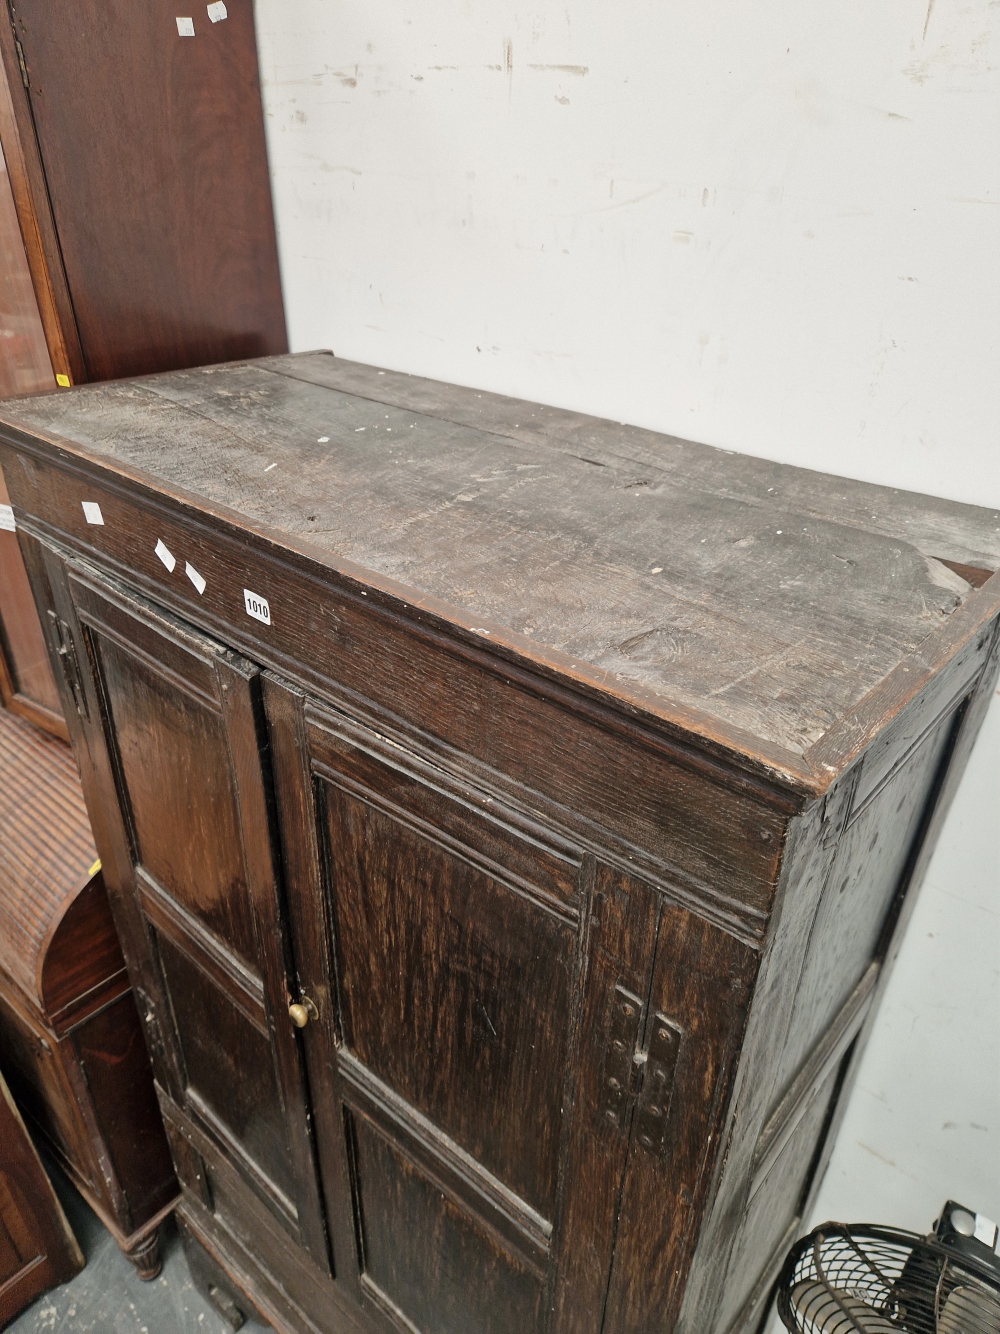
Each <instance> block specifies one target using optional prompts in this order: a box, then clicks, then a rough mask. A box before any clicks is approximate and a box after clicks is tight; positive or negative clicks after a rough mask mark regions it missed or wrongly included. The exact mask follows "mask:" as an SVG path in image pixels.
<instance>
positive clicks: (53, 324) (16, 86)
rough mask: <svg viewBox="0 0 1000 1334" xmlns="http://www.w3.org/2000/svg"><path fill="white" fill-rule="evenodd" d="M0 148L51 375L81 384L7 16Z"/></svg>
mask: <svg viewBox="0 0 1000 1334" xmlns="http://www.w3.org/2000/svg"><path fill="white" fill-rule="evenodd" d="M0 145H2V148H3V156H4V157H5V159H6V165H7V173H8V176H9V179H10V187H11V194H12V196H13V201H14V206H15V208H16V210H17V221H18V224H19V228H20V232H21V239H22V240H23V242H24V253H25V257H26V259H27V262H28V268H29V271H30V273H31V284H32V287H33V289H34V295H35V300H36V301H37V303H38V314H39V316H40V318H41V322H42V328H43V329H44V331H45V341H46V343H47V345H48V354H49V358H50V360H51V363H52V374H53V375H62V376H64V377H65V379H64V381H63V383H69V384H81V383H82V382H83V381H84V380H85V379H86V378H87V374H86V370H85V368H84V363H83V351H82V349H81V347H80V336H79V333H78V331H77V327H76V317H75V315H74V313H73V302H72V300H71V299H70V294H69V288H68V286H67V284H66V271H65V269H64V268H63V262H62V256H61V255H60V253H59V240H58V237H57V235H56V228H55V222H54V221H53V218H52V205H51V203H50V200H49V196H48V190H47V188H46V183H45V171H44V169H43V167H42V160H41V156H40V154H39V152H38V140H37V139H36V137H35V127H34V122H33V120H32V116H31V104H30V102H29V100H28V91H27V89H26V88H25V87H24V82H23V76H22V74H21V66H20V61H19V59H18V50H17V43H16V40H15V37H14V29H13V25H12V24H11V23H10V22H8V15H7V14H5V15H4V22H3V23H2V24H0Z"/></svg>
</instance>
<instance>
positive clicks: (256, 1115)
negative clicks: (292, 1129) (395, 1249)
mask: <svg viewBox="0 0 1000 1334" xmlns="http://www.w3.org/2000/svg"><path fill="white" fill-rule="evenodd" d="M158 945H159V954H160V959H161V961H162V966H163V971H164V975H165V978H166V983H167V989H168V991H169V994H170V998H171V1002H172V1008H173V1018H174V1022H175V1025H176V1032H177V1040H178V1044H179V1047H180V1051H181V1054H182V1057H183V1060H184V1068H185V1072H186V1075H187V1095H188V1097H189V1098H191V1097H192V1096H193V1097H194V1098H195V1099H196V1103H197V1106H198V1109H199V1110H200V1111H201V1112H202V1114H203V1115H204V1116H206V1117H207V1118H208V1120H209V1124H212V1125H214V1126H216V1127H217V1128H218V1131H219V1133H220V1135H221V1137H222V1140H223V1144H224V1146H225V1147H226V1148H227V1149H229V1151H230V1152H232V1153H235V1154H236V1155H238V1157H239V1159H240V1160H241V1163H242V1165H243V1166H245V1167H246V1168H248V1170H250V1171H251V1172H252V1173H253V1174H254V1176H255V1178H256V1180H257V1183H258V1185H259V1186H260V1188H261V1190H262V1192H263V1194H264V1197H265V1198H266V1199H267V1201H268V1203H270V1204H271V1205H272V1206H273V1207H275V1208H277V1209H278V1210H279V1211H280V1213H281V1214H282V1215H283V1216H285V1217H286V1218H287V1219H289V1220H291V1221H293V1222H294V1221H295V1215H296V1211H295V1205H294V1203H293V1199H294V1196H295V1186H294V1182H293V1179H292V1174H291V1170H290V1165H289V1161H288V1157H289V1153H288V1150H289V1145H288V1136H287V1132H286V1126H285V1119H284V1115H283V1108H282V1104H281V1097H280V1094H279V1092H278V1087H277V1082H276V1078H275V1071H274V1058H273V1055H272V1052H271V1046H270V1042H269V1041H268V1038H267V1036H266V1034H265V1033H262V1032H261V1031H260V1030H259V1029H258V1028H256V1027H255V1026H254V1025H253V1024H251V1023H250V1022H249V1020H248V1019H247V1018H246V1017H245V1016H244V1015H243V1014H242V1013H241V1011H240V1010H238V1009H237V1008H236V1007H235V1006H234V1005H232V1003H231V1002H230V1000H229V998H228V997H227V996H226V995H224V993H222V992H221V991H219V990H218V989H217V988H216V987H214V986H213V985H212V984H211V982H210V981H209V979H208V977H207V976H206V974H205V973H204V972H202V970H201V969H199V968H198V967H196V966H195V964H194V963H193V962H192V961H191V960H190V959H189V958H187V957H186V956H185V955H184V954H182V953H181V951H180V950H178V949H177V948H176V946H175V945H174V944H173V943H172V942H171V941H168V940H167V939H166V938H164V937H162V936H161V937H160V938H159V941H158ZM206 1019H208V1020H209V1022H208V1023H206V1022H205V1021H206Z"/></svg>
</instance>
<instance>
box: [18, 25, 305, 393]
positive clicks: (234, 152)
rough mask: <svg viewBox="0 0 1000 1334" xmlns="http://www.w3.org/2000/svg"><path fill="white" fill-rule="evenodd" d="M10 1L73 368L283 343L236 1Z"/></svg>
mask: <svg viewBox="0 0 1000 1334" xmlns="http://www.w3.org/2000/svg"><path fill="white" fill-rule="evenodd" d="M11 10H12V14H13V19H14V26H15V30H16V33H17V36H18V38H19V40H20V43H21V47H22V50H23V52H24V61H25V67H26V70H27V77H28V81H29V85H30V89H29V97H30V102H31V112H32V116H33V120H34V126H35V130H36V132H37V136H38V142H39V145H40V148H41V158H42V162H43V164H44V171H45V180H46V183H47V186H48V194H49V197H50V199H51V202H52V209H53V213H54V216H55V223H56V227H57V229H58V234H59V243H60V250H61V254H62V257H63V262H64V264H65V271H66V276H67V280H68V284H69V290H70V293H71V295H72V302H73V310H74V313H75V315H76V323H77V326H78V328H79V331H80V337H81V341H82V344H83V349H84V357H85V361H86V371H87V375H88V377H89V378H91V379H106V378H109V377H113V376H121V375H131V374H136V373H138V372H141V371H147V370H159V369H162V368H164V367H169V366H191V365H197V364H199V363H202V362H206V361H217V360H225V359H226V358H228V357H241V356H248V355H249V356H253V355H260V354H262V353H265V352H275V351H282V350H283V349H284V348H285V347H286V346H287V343H286V339H285V329H284V318H283V312H282V300H281V288H280V280H279V274H278V263H277V252H276V246H275V239H274V224H273V220H272V216H271V197H270V185H269V180H268V173H267V155H266V149H265V145H264V127H263V117H262V113H261V104H260V90H259V85H258V72H257V56H256V45H255V39H254V28H253V10H252V6H251V5H250V4H249V3H248V0H233V3H232V4H230V5H229V7H228V17H227V19H226V20H225V21H224V22H221V23H216V24H213V23H211V22H210V21H209V19H208V18H207V16H206V15H205V13H204V12H203V11H204V6H202V7H201V9H200V10H199V13H198V15H197V16H196V17H195V19H194V22H195V26H196V35H195V36H194V38H184V37H181V36H179V34H178V30H177V24H176V21H175V14H174V10H173V9H172V8H170V7H169V6H168V5H167V4H166V3H165V0H157V3H156V4H154V5H153V7H152V8H151V7H150V6H149V5H145V6H143V7H142V8H140V9H135V8H134V7H130V6H129V5H127V4H125V3H122V0H115V4H114V5H113V7H112V8H111V9H108V7H107V6H106V5H103V6H102V5H97V4H94V5H92V6H91V8H90V9H88V8H87V7H86V6H85V7H84V8H81V7H80V6H79V5H74V4H69V3H64V2H63V0H59V3H57V4H56V5H55V6H53V5H51V4H45V5H41V4H38V3H37V2H36V0H16V3H13V4H12V5H11ZM111 32H113V33H114V34H115V40H114V41H113V42H110V41H108V40H107V35H108V33H111ZM122 125H128V127H129V133H128V134H127V135H125V136H123V135H122V134H121V132H120V130H121V126H122ZM110 201H113V204H112V203H111V202H110Z"/></svg>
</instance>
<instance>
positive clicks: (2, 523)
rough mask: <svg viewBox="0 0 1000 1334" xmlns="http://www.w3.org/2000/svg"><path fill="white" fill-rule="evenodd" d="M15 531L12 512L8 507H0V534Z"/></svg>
mask: <svg viewBox="0 0 1000 1334" xmlns="http://www.w3.org/2000/svg"><path fill="white" fill-rule="evenodd" d="M15 531H16V524H15V523H14V510H13V507H12V506H10V505H0V532H4V533H13V532H15Z"/></svg>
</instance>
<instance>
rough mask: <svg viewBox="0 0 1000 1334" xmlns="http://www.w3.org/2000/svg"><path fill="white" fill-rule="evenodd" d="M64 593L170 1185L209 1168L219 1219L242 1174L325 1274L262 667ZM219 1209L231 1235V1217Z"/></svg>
mask: <svg viewBox="0 0 1000 1334" xmlns="http://www.w3.org/2000/svg"><path fill="white" fill-rule="evenodd" d="M60 582H61V581H59V580H57V581H56V583H57V585H58V584H59V583H60ZM66 591H68V593H69V595H70V597H71V599H72V607H71V608H70V609H68V610H57V611H56V612H55V613H54V614H53V615H52V616H51V618H50V619H51V620H52V622H53V626H52V631H53V634H54V635H56V636H57V637H58V638H59V639H60V640H61V645H62V651H63V656H64V660H68V662H69V666H68V670H67V677H68V679H69V680H70V681H74V680H75V681H76V686H75V688H74V691H73V694H74V703H75V706H76V711H77V712H78V713H79V714H80V716H81V717H82V718H83V720H84V728H85V732H86V735H87V738H88V742H89V747H88V748H89V751H90V755H91V758H92V761H93V764H94V768H95V771H96V778H97V784H98V790H99V795H100V797H101V801H100V806H101V808H102V810H101V811H100V812H98V813H97V814H96V815H95V834H96V837H97V842H98V848H99V850H100V851H101V853H102V857H103V858H104V863H105V864H104V874H105V880H106V882H107V883H108V885H109V890H110V892H111V897H112V901H113V906H114V907H115V909H116V916H117V918H118V923H119V930H120V933H121V935H122V942H123V946H124V948H125V951H126V956H127V959H128V963H129V967H130V972H131V975H132V980H133V984H134V987H135V990H136V995H137V1000H138V1003H139V1010H140V1013H141V1014H142V1015H143V1017H144V1020H145V1023H146V1032H147V1039H148V1042H149V1045H150V1048H151V1051H152V1054H153V1058H154V1065H155V1069H156V1075H157V1080H158V1082H159V1084H160V1086H161V1089H162V1091H163V1094H164V1097H163V1110H164V1115H165V1117H166V1119H167V1122H168V1127H170V1129H171V1130H172V1139H173V1142H174V1143H175V1145H176V1144H177V1143H178V1140H179V1139H180V1140H183V1142H184V1143H186V1144H188V1145H189V1146H191V1145H194V1146H195V1148H196V1149H197V1155H196V1156H195V1158H194V1159H193V1160H191V1158H190V1154H188V1153H181V1154H178V1171H179V1173H180V1174H181V1176H182V1179H183V1178H186V1176H190V1161H195V1162H198V1161H201V1160H204V1161H203V1162H202V1165H201V1166H200V1167H199V1168H198V1173H197V1175H198V1180H197V1181H192V1180H190V1179H185V1184H186V1185H187V1186H188V1187H189V1188H191V1189H196V1190H197V1191H198V1192H199V1193H200V1194H201V1196H202V1199H203V1202H205V1203H207V1204H210V1205H211V1206H212V1207H215V1208H216V1209H218V1208H219V1207H221V1201H222V1196H223V1192H222V1187H221V1184H220V1186H219V1190H218V1192H216V1191H215V1190H214V1189H213V1185H212V1176H213V1164H214V1163H215V1162H216V1161H221V1162H222V1165H223V1166H225V1167H227V1168H228V1170H227V1171H226V1172H225V1173H224V1174H223V1175H224V1176H225V1179H226V1181H231V1180H232V1178H233V1171H232V1169H234V1168H235V1170H236V1173H238V1176H239V1178H240V1180H241V1181H242V1183H243V1187H244V1188H245V1189H246V1190H247V1191H248V1192H250V1195H251V1196H252V1197H256V1200H257V1202H258V1203H257V1208H258V1209H259V1207H260V1205H263V1206H264V1207H265V1209H266V1210H268V1211H269V1213H270V1215H271V1216H273V1217H275V1218H276V1219H277V1220H278V1222H279V1224H280V1225H281V1226H283V1227H284V1229H285V1230H286V1231H287V1232H288V1233H289V1234H290V1235H291V1237H292V1238H293V1239H294V1240H295V1241H296V1242H298V1243H299V1244H300V1245H301V1246H302V1247H303V1248H304V1249H305V1250H306V1251H307V1252H308V1253H309V1254H310V1256H311V1257H312V1259H313V1261H315V1263H316V1264H318V1265H319V1266H321V1267H322V1269H323V1270H324V1271H327V1270H328V1268H329V1261H328V1250H327V1243H326V1237H325V1229H324V1224H323V1221H322V1217H321V1214H320V1210H319V1203H318V1191H317V1185H316V1180H315V1172H314V1167H313V1161H312V1153H311V1148H310V1137H309V1132H308V1108H307V1102H306V1096H305V1088H304V1081H303V1075H302V1070H301V1068H300V1060H299V1053H298V1047H297V1044H296V1041H295V1037H294V1030H293V1028H292V1025H291V1023H290V1020H289V1017H288V1003H289V995H288V988H287V967H286V958H285V941H284V936H283V925H282V918H281V912H280V902H279V895H278V886H277V882H276V857H275V854H274V850H273V844H272V833H271V828H270V814H269V804H268V800H267V796H266V792H267V779H266V775H265V772H264V768H263V765H262V759H261V755H260V750H259V737H258V725H257V696H258V690H259V686H258V672H257V669H256V668H255V667H254V666H253V665H252V664H251V663H248V662H246V661H245V660H244V659H242V658H240V657H239V656H238V655H237V654H235V653H232V652H229V651H227V650H226V649H224V648H223V647H222V646H221V645H219V644H217V643H215V642H213V641H212V640H211V639H209V638H207V637H206V636H204V635H202V634H200V633H198V632H197V631H195V630H193V629H192V628H191V627H189V626H186V625H184V624H182V623H180V622H178V621H177V620H175V619H173V618H172V617H171V616H169V615H168V614H167V613H165V612H163V611H161V610H159V609H158V608H156V607H154V606H152V605H150V604H148V603H146V602H144V601H143V600H141V599H140V598H139V597H137V596H136V595H134V594H132V593H131V592H130V591H129V590H127V589H126V588H124V587H122V586H121V585H118V584H114V583H112V582H110V581H105V580H104V579H103V578H100V577H98V576H97V575H96V574H94V573H93V572H89V571H88V570H86V569H84V568H72V569H70V570H69V572H68V579H67V580H66V582H65V583H63V584H62V592H63V593H65V592H66ZM59 602H60V597H59V595H58V589H57V596H56V603H57V607H58V604H59ZM102 822H103V825H104V828H103V829H102V828H101V827H100V826H101V824H102ZM102 844H103V846H102ZM189 1160H190V1161H189ZM205 1163H207V1167H205ZM220 1181H221V1177H220ZM251 1203H252V1200H251ZM226 1207H228V1208H229V1209H230V1212H231V1215H232V1217H231V1218H230V1219H229V1222H230V1224H231V1225H232V1226H238V1225H239V1224H240V1222H241V1219H240V1217H239V1214H240V1210H239V1207H238V1204H236V1205H234V1204H233V1203H232V1201H230V1203H229V1205H228V1206H226Z"/></svg>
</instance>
